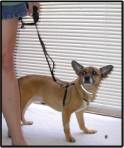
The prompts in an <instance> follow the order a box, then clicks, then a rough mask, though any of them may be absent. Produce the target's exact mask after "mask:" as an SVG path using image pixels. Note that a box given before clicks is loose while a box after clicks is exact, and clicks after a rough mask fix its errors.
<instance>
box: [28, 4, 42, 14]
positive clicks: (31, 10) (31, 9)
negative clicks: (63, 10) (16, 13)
mask: <svg viewBox="0 0 124 148" xmlns="http://www.w3.org/2000/svg"><path fill="white" fill-rule="evenodd" d="M33 6H36V7H37V8H38V11H39V9H40V2H28V15H32V13H33Z"/></svg>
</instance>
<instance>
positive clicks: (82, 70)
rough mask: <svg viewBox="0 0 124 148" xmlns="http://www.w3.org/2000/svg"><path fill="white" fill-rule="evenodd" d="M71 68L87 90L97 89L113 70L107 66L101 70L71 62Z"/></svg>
mask: <svg viewBox="0 0 124 148" xmlns="http://www.w3.org/2000/svg"><path fill="white" fill-rule="evenodd" d="M72 67H73V69H74V71H75V72H76V74H77V75H78V76H79V78H80V83H81V85H83V87H84V88H85V89H87V90H92V88H94V87H95V88H97V87H98V86H99V84H100V82H101V80H102V79H103V78H106V77H107V76H108V74H110V72H111V71H112V69H113V66H112V65H107V66H104V67H102V68H99V69H98V68H95V67H83V66H82V65H80V64H79V63H77V62H76V61H72Z"/></svg>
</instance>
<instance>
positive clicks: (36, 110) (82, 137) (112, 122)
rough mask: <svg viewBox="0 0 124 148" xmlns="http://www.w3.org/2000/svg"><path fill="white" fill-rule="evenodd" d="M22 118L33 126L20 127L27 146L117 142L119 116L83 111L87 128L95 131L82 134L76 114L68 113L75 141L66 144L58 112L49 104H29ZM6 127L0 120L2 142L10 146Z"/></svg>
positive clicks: (119, 123) (119, 133) (114, 143)
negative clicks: (0, 124)
mask: <svg viewBox="0 0 124 148" xmlns="http://www.w3.org/2000/svg"><path fill="white" fill-rule="evenodd" d="M25 116H26V119H27V120H29V121H33V122H34V124H33V125H29V126H23V133H24V136H25V139H26V141H27V143H28V144H29V145H60V146H61V145H82V146H83V145H85V146H90V145H92V146H93V145H94V146H95V145H100V146H102V145H103V146H105V145H121V119H119V118H113V117H107V116H101V115H95V114H89V113H85V122H86V125H87V127H89V128H93V129H95V130H97V133H96V134H85V133H83V131H81V130H80V129H79V126H78V123H77V120H76V117H75V115H74V114H72V117H71V122H70V129H71V133H72V136H73V137H74V138H75V139H76V142H75V143H68V142H66V140H65V135H64V131H63V125H62V115H61V113H60V112H57V111H55V110H53V109H51V108H50V107H47V106H43V105H39V104H38V105H37V104H32V105H31V106H30V107H29V108H28V110H27V112H26V114H25ZM10 144H11V143H10V139H9V138H8V137H7V126H6V122H5V120H4V118H3V120H2V145H3V146H4V145H10Z"/></svg>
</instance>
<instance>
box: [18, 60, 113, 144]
mask: <svg viewBox="0 0 124 148" xmlns="http://www.w3.org/2000/svg"><path fill="white" fill-rule="evenodd" d="M72 67H73V69H74V71H75V72H76V74H77V76H78V78H77V79H76V80H74V81H73V82H72V83H68V82H63V81H60V80H58V82H57V83H56V82H55V81H53V79H52V78H51V77H50V76H42V75H28V76H24V77H21V78H20V79H19V80H18V82H19V89H20V97H21V117H22V122H23V124H25V125H26V124H27V125H29V124H32V122H30V121H26V120H25V118H24V114H25V111H26V109H27V107H28V106H29V105H30V104H31V103H32V102H33V101H35V98H33V97H40V100H41V102H42V104H46V105H48V106H50V107H52V108H53V109H55V110H57V111H61V112H62V119H63V127H64V133H65V136H66V140H67V141H68V142H75V139H74V138H73V137H72V135H71V132H70V128H69V121H70V117H71V114H72V113H73V112H75V113H76V117H77V120H78V123H79V126H80V129H81V130H83V131H84V132H85V133H88V134H94V133H95V132H96V131H95V130H92V129H88V128H87V127H86V126H85V123H84V118H83V113H84V110H85V109H86V107H87V105H88V104H89V102H90V101H93V100H94V99H95V96H96V92H97V90H98V87H99V84H100V82H101V80H102V79H103V78H105V77H107V75H108V74H109V73H110V72H111V71H112V69H113V66H112V65H107V66H105V67H102V68H100V69H97V68H94V67H83V66H82V65H80V64H79V63H77V62H76V61H72ZM32 98H33V99H32Z"/></svg>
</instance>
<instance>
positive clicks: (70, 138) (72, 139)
mask: <svg viewBox="0 0 124 148" xmlns="http://www.w3.org/2000/svg"><path fill="white" fill-rule="evenodd" d="M67 141H68V142H76V140H75V139H74V138H73V137H69V138H68V139H67Z"/></svg>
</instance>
